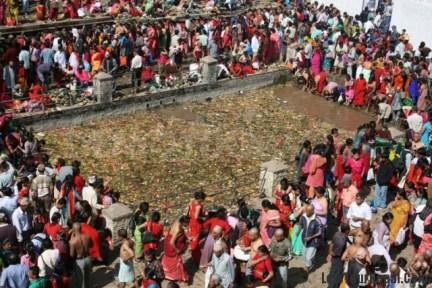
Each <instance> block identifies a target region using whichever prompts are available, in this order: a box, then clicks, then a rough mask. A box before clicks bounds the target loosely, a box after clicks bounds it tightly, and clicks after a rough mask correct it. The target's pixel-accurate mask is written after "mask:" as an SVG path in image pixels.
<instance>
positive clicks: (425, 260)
mask: <svg viewBox="0 0 432 288" xmlns="http://www.w3.org/2000/svg"><path fill="white" fill-rule="evenodd" d="M431 264H432V250H426V251H425V252H424V253H417V254H416V255H415V256H414V258H413V259H412V261H411V263H410V265H409V267H408V270H409V272H410V273H411V275H412V276H413V278H421V277H422V276H423V275H425V274H426V273H428V272H429V271H430V268H431Z"/></svg>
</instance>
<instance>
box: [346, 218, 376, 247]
mask: <svg viewBox="0 0 432 288" xmlns="http://www.w3.org/2000/svg"><path fill="white" fill-rule="evenodd" d="M349 236H351V237H353V239H355V238H360V239H358V241H359V242H361V245H362V246H363V247H367V246H368V245H369V240H370V239H371V237H372V230H371V228H370V221H368V220H362V221H361V225H360V227H359V228H357V229H353V230H351V232H350V233H349Z"/></svg>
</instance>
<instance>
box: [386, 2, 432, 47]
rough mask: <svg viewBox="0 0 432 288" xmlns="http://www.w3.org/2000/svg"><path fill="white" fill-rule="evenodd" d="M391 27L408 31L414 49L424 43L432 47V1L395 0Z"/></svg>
mask: <svg viewBox="0 0 432 288" xmlns="http://www.w3.org/2000/svg"><path fill="white" fill-rule="evenodd" d="M391 25H396V27H397V29H398V30H399V31H401V30H402V29H406V31H407V32H408V34H409V36H410V41H411V43H412V44H413V45H414V48H417V47H418V45H419V44H420V42H422V41H425V42H426V45H427V46H428V47H432V33H431V28H432V0H393V15H392V21H391Z"/></svg>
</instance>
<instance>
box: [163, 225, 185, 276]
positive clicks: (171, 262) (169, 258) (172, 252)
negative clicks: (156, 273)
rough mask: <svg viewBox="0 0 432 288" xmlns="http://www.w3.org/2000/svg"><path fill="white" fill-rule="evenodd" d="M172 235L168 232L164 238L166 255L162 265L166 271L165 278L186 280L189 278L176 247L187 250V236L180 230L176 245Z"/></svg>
mask: <svg viewBox="0 0 432 288" xmlns="http://www.w3.org/2000/svg"><path fill="white" fill-rule="evenodd" d="M171 238H172V235H171V233H170V232H168V234H167V236H166V237H165V240H164V255H163V256H162V261H161V263H162V267H163V270H164V273H165V279H167V280H172V281H184V282H186V281H187V280H188V278H189V276H188V274H187V273H186V270H185V267H184V264H183V260H182V257H181V255H179V254H177V252H176V249H175V248H177V249H178V250H180V251H185V250H186V247H187V244H186V242H187V238H186V234H185V233H184V231H180V234H179V235H178V237H177V239H176V241H175V247H173V246H172V245H171V243H170V241H171Z"/></svg>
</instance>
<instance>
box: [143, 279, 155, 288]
mask: <svg viewBox="0 0 432 288" xmlns="http://www.w3.org/2000/svg"><path fill="white" fill-rule="evenodd" d="M151 285H153V286H154V285H156V286H157V287H159V284H158V283H157V282H156V281H154V280H152V279H143V280H142V288H147V287H150V286H151Z"/></svg>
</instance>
